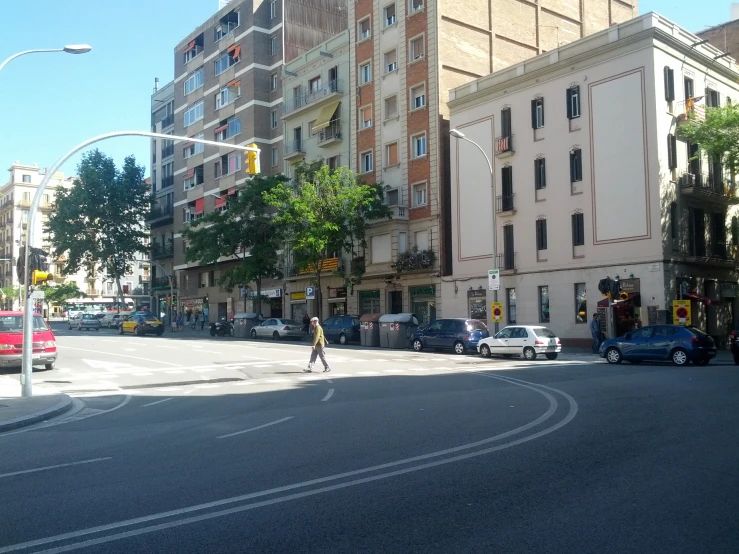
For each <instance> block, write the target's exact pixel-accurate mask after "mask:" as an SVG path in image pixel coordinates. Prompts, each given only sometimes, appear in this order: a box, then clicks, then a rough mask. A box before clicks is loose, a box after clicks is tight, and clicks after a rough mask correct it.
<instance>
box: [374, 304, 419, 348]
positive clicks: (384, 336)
mask: <svg viewBox="0 0 739 554" xmlns="http://www.w3.org/2000/svg"><path fill="white" fill-rule="evenodd" d="M417 328H418V318H417V317H416V316H415V315H414V314H408V313H406V314H385V315H383V316H381V317H380V346H381V347H383V348H407V347H408V344H409V343H410V338H411V335H412V334H413V331H415V330H416V329H417Z"/></svg>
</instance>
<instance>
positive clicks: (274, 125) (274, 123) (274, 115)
mask: <svg viewBox="0 0 739 554" xmlns="http://www.w3.org/2000/svg"><path fill="white" fill-rule="evenodd" d="M269 115H270V121H271V122H272V128H273V129H277V110H272V111H271V112H270V114H269Z"/></svg>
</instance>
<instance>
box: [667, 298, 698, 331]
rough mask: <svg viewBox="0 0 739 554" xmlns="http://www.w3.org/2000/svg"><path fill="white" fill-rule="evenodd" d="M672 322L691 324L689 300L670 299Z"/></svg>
mask: <svg viewBox="0 0 739 554" xmlns="http://www.w3.org/2000/svg"><path fill="white" fill-rule="evenodd" d="M672 322H673V323H674V324H676V325H692V324H693V320H692V318H691V313H690V300H673V301H672Z"/></svg>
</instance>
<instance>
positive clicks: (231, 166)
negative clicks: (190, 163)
mask: <svg viewBox="0 0 739 554" xmlns="http://www.w3.org/2000/svg"><path fill="white" fill-rule="evenodd" d="M240 169H241V154H239V153H233V154H228V155H226V156H221V159H220V160H218V161H217V162H216V163H215V176H216V179H217V178H219V177H223V176H224V175H231V174H232V173H236V172H237V171H239V170H240Z"/></svg>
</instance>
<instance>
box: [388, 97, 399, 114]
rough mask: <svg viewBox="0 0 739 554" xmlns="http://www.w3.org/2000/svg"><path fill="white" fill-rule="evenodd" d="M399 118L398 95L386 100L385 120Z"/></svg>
mask: <svg viewBox="0 0 739 554" xmlns="http://www.w3.org/2000/svg"><path fill="white" fill-rule="evenodd" d="M393 117H398V97H397V96H396V95H393V96H389V97H387V98H385V119H392V118H393Z"/></svg>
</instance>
